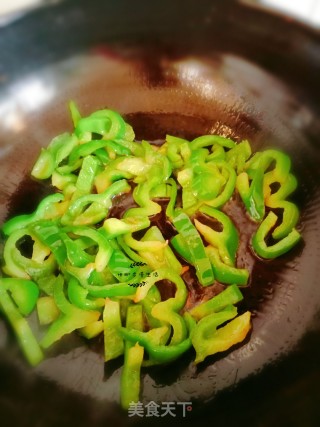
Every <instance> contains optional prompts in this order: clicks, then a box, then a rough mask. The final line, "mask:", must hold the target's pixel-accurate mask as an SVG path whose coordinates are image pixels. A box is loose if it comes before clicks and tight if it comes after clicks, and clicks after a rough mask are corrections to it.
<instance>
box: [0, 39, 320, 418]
mask: <svg viewBox="0 0 320 427" xmlns="http://www.w3.org/2000/svg"><path fill="white" fill-rule="evenodd" d="M155 52H156V54H157V56H156V59H155ZM270 58H272V55H271V56H270ZM279 74H280V76H277V75H276V74H275V73H270V72H268V71H267V70H266V69H264V68H263V67H262V66H261V64H258V63H257V62H255V60H254V56H253V57H252V58H251V59H248V58H245V57H244V56H243V55H242V54H241V52H221V51H214V50H212V49H211V48H208V50H207V51H206V50H205V49H204V48H203V46H201V48H199V53H197V52H196V51H195V50H194V48H193V49H191V51H190V52H188V49H187V50H186V49H185V48H184V49H182V50H181V52H180V51H179V48H177V50H175V51H174V52H173V53H172V49H169V50H168V49H167V48H163V45H162V44H158V43H155V45H154V46H153V47H152V48H151V47H150V45H146V46H143V43H142V46H141V43H140V44H135V43H133V44H132V45H130V46H129V45H128V44H126V43H125V44H123V45H121V43H117V44H114V43H100V44H99V46H96V47H95V49H94V50H88V49H86V50H84V51H83V52H82V53H78V54H75V55H73V56H72V57H70V58H68V59H65V58H62V59H60V60H58V61H55V62H54V63H53V64H47V65H45V66H43V67H42V68H41V69H39V70H38V71H35V70H31V71H30V72H28V73H27V74H26V75H21V76H20V77H19V78H17V79H16V80H15V81H14V82H12V83H10V84H8V85H6V87H5V88H4V90H3V91H2V92H1V97H0V110H1V109H2V111H4V114H2V115H1V117H0V127H1V129H2V132H1V136H0V148H1V152H0V154H1V159H0V162H1V168H0V201H1V211H0V220H1V221H4V220H5V219H6V218H7V217H8V216H10V215H14V214H18V213H27V212H28V211H31V210H33V209H34V207H35V205H36V203H37V202H38V201H39V199H41V196H42V194H43V193H41V188H40V187H39V186H38V184H35V183H32V181H30V179H29V178H28V174H29V171H30V169H31V167H32V165H33V162H34V160H35V159H36V157H37V155H38V153H39V150H40V147H41V146H46V145H47V144H48V143H49V142H50V139H51V138H52V137H54V136H55V135H57V134H59V133H62V132H64V131H65V130H70V129H71V122H70V119H69V114H68V112H67V108H66V106H67V102H68V101H69V100H70V99H73V100H75V101H76V102H77V104H78V105H79V108H80V111H81V112H82V113H83V114H87V113H90V112H92V111H94V110H96V109H99V108H103V107H109V108H112V109H115V110H118V111H119V112H121V113H122V114H125V115H126V117H127V120H128V121H129V123H131V124H132V125H133V127H134V129H135V130H136V137H137V139H149V140H157V139H163V138H164V137H165V135H166V134H167V133H169V134H173V135H177V136H181V137H186V138H188V139H191V138H193V137H195V136H198V135H201V134H207V133H218V134H221V135H224V136H229V137H231V138H233V139H235V140H236V141H241V140H242V139H244V138H246V139H249V140H250V142H251V143H252V147H253V150H254V151H256V150H261V149H265V148H268V147H276V148H280V149H283V150H284V151H285V152H287V153H288V154H289V155H290V156H291V158H292V163H293V166H292V169H293V173H295V174H296V175H297V177H298V179H299V183H300V185H299V189H298V190H297V192H296V194H295V195H294V197H293V199H294V200H295V201H296V202H297V203H298V205H299V207H300V209H301V222H300V225H299V227H300V229H301V231H302V233H303V243H302V244H301V245H299V246H298V247H297V248H296V249H295V250H294V251H293V252H292V253H291V254H290V255H288V256H286V257H284V258H282V259H280V260H277V261H274V262H272V263H269V264H267V266H266V268H265V270H264V271H261V270H260V271H258V272H257V273H256V275H255V276H256V277H255V280H256V282H257V284H255V283H253V285H252V286H262V287H264V289H265V290H266V291H265V293H264V294H262V295H260V297H261V300H260V301H257V302H256V306H255V307H254V309H255V317H254V319H253V332H252V334H251V336H250V339H248V340H247V341H246V342H245V344H244V345H241V346H239V347H238V348H236V349H234V351H232V352H228V353H226V354H223V355H220V356H218V357H213V358H210V360H209V361H208V362H207V363H205V364H203V365H202V366H201V367H200V368H199V369H197V370H196V369H195V368H194V367H193V365H192V363H191V361H192V358H193V357H192V354H189V355H188V356H187V357H185V358H184V359H183V360H182V361H179V362H177V363H175V364H173V365H172V366H171V367H168V368H165V372H164V371H163V369H162V368H161V367H160V368H157V369H154V370H149V371H146V372H145V374H144V380H143V382H144V386H143V399H144V401H145V402H148V401H150V400H155V401H188V400H192V401H194V402H198V405H199V407H200V408H202V407H203V404H204V403H205V402H207V401H210V400H212V399H213V398H214V397H215V395H216V393H217V392H218V391H221V390H224V389H228V388H230V387H231V386H234V385H235V384H238V383H240V384H239V387H240V389H241V387H244V390H246V389H245V387H246V386H245V385H242V384H246V383H245V382H243V381H242V382H241V380H244V379H245V378H248V377H249V378H254V379H253V380H251V381H256V384H258V385H259V384H263V381H266V378H264V376H263V375H264V374H263V372H266V370H267V369H270V368H268V366H275V364H279V363H282V362H281V361H284V360H287V361H288V363H290V360H291V361H292V360H294V359H292V357H294V356H292V354H295V353H294V352H295V351H297V348H298V349H299V345H301V342H302V343H304V347H303V345H302V350H301V351H306V352H308V354H309V352H310V348H309V347H308V345H310V344H308V343H310V341H303V340H306V339H307V338H305V337H308V336H309V335H310V334H312V328H314V325H315V323H314V319H315V317H316V316H317V314H318V313H319V308H320V290H319V287H317V286H316V285H317V277H318V275H317V272H318V270H319V267H318V265H317V260H318V258H319V252H320V249H319V245H318V240H317V239H318V238H319V237H320V236H319V214H318V208H319V203H320V198H319V188H318V183H319V167H318V160H319V148H318V146H317V145H316V143H315V142H314V140H315V137H316V133H317V130H319V129H320V122H319V115H318V111H317V109H316V107H315V105H316V100H317V98H318V99H319V94H317V93H312V92H311V91H310V89H308V90H309V92H308V98H306V92H301V91H300V89H299V88H297V87H296V86H294V85H292V84H291V83H290V79H288V81H286V80H285V79H284V78H283V76H282V75H281V73H279ZM309 85H310V82H309ZM1 328H2V329H3V331H4V334H3V337H4V338H2V342H1V348H2V349H3V350H2V352H1V358H2V360H1V367H2V370H3V371H7V378H8V381H9V373H10V375H12V376H13V377H15V378H16V380H17V381H18V382H20V383H22V384H24V387H25V388H27V387H28V386H31V389H32V390H33V393H34V397H35V399H39V397H40V394H39V393H40V391H41V390H42V388H43V387H49V389H50V393H51V394H52V395H53V396H56V394H57V393H58V390H63V392H62V393H63V394H64V395H65V396H66V398H67V399H70V401H71V402H73V403H74V404H76V403H77V404H78V403H79V399H80V401H81V402H82V398H80V397H79V396H78V394H77V393H79V392H80V394H83V395H86V396H89V398H88V399H89V400H88V401H87V402H90V403H87V405H88V406H84V407H83V409H82V411H84V413H86V412H85V411H86V410H87V409H88V414H89V408H90V407H98V406H99V405H100V403H101V402H102V401H104V400H107V401H108V403H107V404H106V408H105V409H104V411H109V409H110V408H111V407H113V404H114V403H115V402H117V400H118V394H119V372H120V370H119V366H117V365H116V364H115V366H111V368H109V369H108V370H107V371H104V369H103V359H102V356H101V354H100V353H99V352H96V351H94V350H95V349H94V348H93V347H91V348H88V346H87V345H86V344H84V343H83V341H82V340H80V339H78V338H76V337H73V338H72V339H66V340H63V341H62V343H61V345H59V348H58V349H57V351H55V352H53V353H52V354H51V355H49V358H48V359H47V360H45V361H44V362H43V363H42V364H41V365H40V366H39V367H38V368H36V370H35V371H31V370H30V369H29V368H27V367H26V366H25V364H24V362H22V361H21V356H20V354H19V351H18V350H17V348H16V346H15V344H14V342H13V340H12V338H11V335H10V334H8V333H7V332H5V331H6V328H5V327H4V325H3V324H1ZM308 334H309V335H308ZM310 336H311V335H310ZM303 337H304V338H303ZM301 339H302V341H301ZM306 342H307V346H306ZM299 343H300V344H299ZM4 349H5V350H4ZM305 349H306V350H305ZM290 357H291V359H290ZM279 361H280V362H279ZM259 371H262V374H258V372H259ZM276 372H277V371H275V373H274V375H277V373H276ZM259 375H260V383H259V380H257V379H256V378H259ZM10 381H11V380H10ZM48 384H49V385H48ZM57 386H58V387H59V388H56V387H57ZM72 390H73V391H76V392H77V393H76V394H74V393H73V392H72ZM15 391H16V389H15V388H14V387H13V386H11V388H10V387H9V395H10V393H12V397H13V395H14V394H15ZM226 393H229V392H228V391H227V392H226ZM234 393H236V391H235V392H234ZM70 396H72V397H70ZM222 396H223V395H222ZM228 398H230V396H229V397H228ZM217 399H222V398H221V397H220V398H219V396H218V398H217ZM231 399H232V398H231ZM218 401H219V400H218ZM220 401H222V400H220ZM99 402H100V403H99ZM97 405H98V406H97ZM99 407H100V406H99ZM99 410H100V412H99V414H102V413H104V411H102V412H101V408H100V409H99ZM113 411H114V412H113V414H114V415H113V416H114V417H117V414H118V412H117V409H113ZM86 414H87V413H86ZM88 414H87V416H88V417H89V415H88ZM119 416H120V415H119ZM101 417H102V415H101ZM83 419H84V418H83ZM101 419H102V418H101ZM170 421H171V420H170ZM79 422H81V421H79Z"/></svg>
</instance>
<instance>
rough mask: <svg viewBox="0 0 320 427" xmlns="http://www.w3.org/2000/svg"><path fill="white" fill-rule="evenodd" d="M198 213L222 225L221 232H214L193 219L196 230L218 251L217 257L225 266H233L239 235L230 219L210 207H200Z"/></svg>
mask: <svg viewBox="0 0 320 427" xmlns="http://www.w3.org/2000/svg"><path fill="white" fill-rule="evenodd" d="M200 212H201V213H202V214H205V215H207V216H209V217H210V218H214V219H215V220H217V221H218V222H219V223H220V224H221V225H222V231H215V230H213V229H212V228H210V227H208V226H207V225H204V224H202V223H201V222H200V221H199V220H197V219H195V220H194V223H195V226H196V228H197V230H198V231H199V232H200V233H201V234H202V235H203V237H204V238H205V240H206V241H207V242H208V243H209V244H210V245H212V246H215V247H216V248H217V249H218V251H219V255H220V257H221V259H222V260H223V262H224V263H225V264H227V265H231V266H232V265H234V263H235V257H236V252H237V249H238V245H239V235H238V231H237V229H236V227H235V226H234V225H233V223H232V221H231V219H230V218H229V217H228V216H227V215H226V214H224V213H223V212H221V211H219V210H217V209H214V208H211V207H210V206H202V207H201V208H200Z"/></svg>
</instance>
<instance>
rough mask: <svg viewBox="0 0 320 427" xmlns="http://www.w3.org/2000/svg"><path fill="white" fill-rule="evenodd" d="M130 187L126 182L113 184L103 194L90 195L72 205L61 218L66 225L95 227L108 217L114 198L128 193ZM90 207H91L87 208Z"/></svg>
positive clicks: (80, 198)
mask: <svg viewBox="0 0 320 427" xmlns="http://www.w3.org/2000/svg"><path fill="white" fill-rule="evenodd" d="M128 191H130V186H129V184H128V183H127V181H126V180H120V181H117V182H115V183H113V184H112V185H111V186H110V187H109V188H108V189H107V190H105V191H104V192H103V193H101V194H89V195H85V196H82V197H79V198H78V199H76V200H74V201H73V202H72V203H70V205H69V207H68V210H67V211H66V213H65V214H64V215H63V216H62V218H61V223H62V224H64V225H93V224H96V223H97V222H99V221H101V220H102V219H103V218H105V217H106V216H107V213H108V209H109V208H110V207H111V204H112V197H114V196H115V195H117V194H121V193H127V192H128ZM88 205H90V206H89V207H87V206H88Z"/></svg>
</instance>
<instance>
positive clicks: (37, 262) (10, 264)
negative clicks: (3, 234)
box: [3, 228, 56, 280]
mask: <svg viewBox="0 0 320 427" xmlns="http://www.w3.org/2000/svg"><path fill="white" fill-rule="evenodd" d="M25 236H30V237H31V239H32V240H34V241H36V238H35V236H34V235H32V234H31V233H30V232H29V231H28V229H24V228H23V229H18V230H16V231H14V232H12V233H11V234H10V236H9V237H8V239H7V241H6V244H5V246H4V250H3V258H4V261H5V265H4V267H3V271H4V272H5V273H6V274H8V275H9V276H13V277H18V278H21V279H29V278H30V277H31V278H33V279H34V280H37V278H40V277H43V276H47V275H50V274H52V272H53V271H54V269H55V266H56V264H55V260H54V258H53V256H52V255H49V252H48V250H47V248H45V247H44V246H43V245H42V246H40V245H41V244H40V242H38V244H37V245H36V247H38V248H41V249H39V254H38V255H39V256H38V257H37V259H33V258H27V257H25V256H23V255H22V254H21V253H20V251H19V249H18V247H17V244H18V242H19V240H20V239H22V238H24V237H25ZM48 255H49V257H48V258H47V259H45V258H46V257H47V256H48Z"/></svg>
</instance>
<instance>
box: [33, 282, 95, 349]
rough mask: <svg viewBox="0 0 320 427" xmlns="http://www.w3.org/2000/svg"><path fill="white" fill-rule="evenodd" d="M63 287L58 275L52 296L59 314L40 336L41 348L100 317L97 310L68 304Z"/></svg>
mask: <svg viewBox="0 0 320 427" xmlns="http://www.w3.org/2000/svg"><path fill="white" fill-rule="evenodd" d="M63 288H64V280H63V277H62V276H58V277H57V278H56V283H55V285H54V288H53V296H54V300H55V303H56V305H57V307H58V308H59V310H60V311H61V314H60V316H59V317H58V319H57V320H55V321H54V322H53V323H52V324H51V326H50V327H49V329H48V331H47V332H46V334H45V336H44V337H43V338H42V340H41V346H42V347H43V348H48V347H50V346H51V345H52V344H53V343H55V342H56V341H58V340H59V339H60V338H62V337H63V336H64V335H66V334H69V333H71V332H73V331H74V330H75V329H79V328H83V327H84V326H86V325H88V324H90V323H92V322H95V321H96V320H98V319H99V317H100V313H99V311H89V310H81V309H80V308H78V307H75V306H74V305H72V304H70V302H69V301H68V300H67V298H66V297H65V295H64V290H63Z"/></svg>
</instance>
